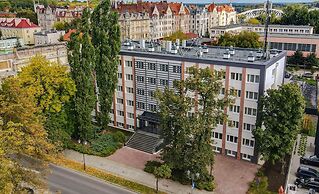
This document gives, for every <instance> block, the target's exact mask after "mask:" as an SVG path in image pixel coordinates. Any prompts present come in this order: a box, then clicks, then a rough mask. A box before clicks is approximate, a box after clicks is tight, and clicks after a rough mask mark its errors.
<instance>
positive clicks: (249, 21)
mask: <svg viewBox="0 0 319 194" xmlns="http://www.w3.org/2000/svg"><path fill="white" fill-rule="evenodd" d="M247 23H248V24H253V25H258V24H260V21H259V20H258V19H256V18H250V19H249V20H248V21H247Z"/></svg>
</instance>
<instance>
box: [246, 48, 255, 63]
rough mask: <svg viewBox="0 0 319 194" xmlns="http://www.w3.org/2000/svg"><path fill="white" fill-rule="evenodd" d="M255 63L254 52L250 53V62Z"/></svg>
mask: <svg viewBox="0 0 319 194" xmlns="http://www.w3.org/2000/svg"><path fill="white" fill-rule="evenodd" d="M254 61H255V56H254V53H253V51H250V52H249V55H248V62H254Z"/></svg>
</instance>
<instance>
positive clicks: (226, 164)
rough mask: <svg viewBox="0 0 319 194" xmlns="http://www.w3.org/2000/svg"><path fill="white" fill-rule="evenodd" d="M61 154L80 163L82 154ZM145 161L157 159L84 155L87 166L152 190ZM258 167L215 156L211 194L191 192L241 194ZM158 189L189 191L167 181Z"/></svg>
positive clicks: (122, 152)
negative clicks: (144, 169)
mask: <svg viewBox="0 0 319 194" xmlns="http://www.w3.org/2000/svg"><path fill="white" fill-rule="evenodd" d="M65 155H66V157H67V158H69V159H73V160H77V161H80V162H81V161H82V155H81V154H79V153H77V152H74V151H70V150H67V151H66V152H65ZM149 160H158V155H156V154H148V153H145V152H141V151H138V150H135V149H132V148H128V147H123V148H121V149H119V150H117V151H116V152H115V153H114V154H113V155H112V156H109V157H107V158H102V157H97V156H87V159H86V162H87V164H88V165H90V166H94V167H97V168H100V169H104V170H106V171H109V172H111V173H114V174H118V175H120V176H122V177H125V178H127V179H130V180H134V181H136V182H140V183H142V184H145V185H148V186H150V187H153V186H154V184H155V179H154V176H153V175H151V174H148V173H146V172H144V171H143V168H144V165H145V163H146V162H147V161H149ZM258 167H259V166H258V165H255V164H252V163H249V162H245V161H238V160H235V159H233V158H230V157H226V156H222V155H218V154H217V155H216V157H215V165H214V172H213V173H214V175H215V182H216V184H217V188H216V190H215V192H205V191H199V190H195V191H194V192H193V193H194V194H195V193H198V194H204V193H217V194H245V193H246V191H247V190H248V188H249V183H250V182H251V181H252V180H253V179H254V176H255V173H256V172H257V169H258ZM160 189H162V190H163V191H165V192H168V193H181V194H187V193H190V191H191V189H190V186H189V185H187V186H186V185H181V184H179V183H177V182H173V181H171V180H163V181H160Z"/></svg>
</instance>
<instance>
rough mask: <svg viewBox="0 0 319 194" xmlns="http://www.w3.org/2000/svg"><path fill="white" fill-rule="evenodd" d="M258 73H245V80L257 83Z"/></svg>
mask: <svg viewBox="0 0 319 194" xmlns="http://www.w3.org/2000/svg"><path fill="white" fill-rule="evenodd" d="M259 79H260V78H259V75H252V74H247V82H251V83H259Z"/></svg>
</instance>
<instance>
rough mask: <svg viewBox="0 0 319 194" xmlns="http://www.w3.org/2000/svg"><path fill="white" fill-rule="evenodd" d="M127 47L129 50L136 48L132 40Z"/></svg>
mask: <svg viewBox="0 0 319 194" xmlns="http://www.w3.org/2000/svg"><path fill="white" fill-rule="evenodd" d="M127 49H128V50H134V45H133V44H132V43H131V42H129V44H128V46H127Z"/></svg>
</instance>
